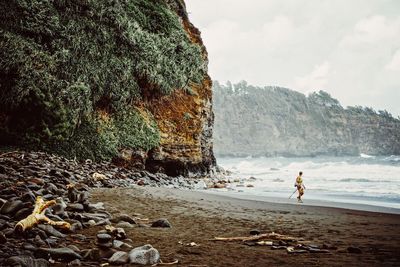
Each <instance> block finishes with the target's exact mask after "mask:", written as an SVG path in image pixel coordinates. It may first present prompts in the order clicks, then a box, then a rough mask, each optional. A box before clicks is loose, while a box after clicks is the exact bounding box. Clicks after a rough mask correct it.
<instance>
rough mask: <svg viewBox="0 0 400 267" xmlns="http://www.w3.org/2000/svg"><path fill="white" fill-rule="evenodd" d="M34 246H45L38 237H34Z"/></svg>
mask: <svg viewBox="0 0 400 267" xmlns="http://www.w3.org/2000/svg"><path fill="white" fill-rule="evenodd" d="M33 242H34V243H35V245H36V246H38V247H45V246H46V245H47V244H46V242H44V241H43V240H42V239H41V238H40V236H39V235H36V236H35V239H34V240H33Z"/></svg>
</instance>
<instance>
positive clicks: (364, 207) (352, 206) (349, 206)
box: [194, 189, 400, 214]
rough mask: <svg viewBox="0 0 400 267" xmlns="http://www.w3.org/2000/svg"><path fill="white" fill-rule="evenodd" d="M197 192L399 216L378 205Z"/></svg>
mask: <svg viewBox="0 0 400 267" xmlns="http://www.w3.org/2000/svg"><path fill="white" fill-rule="evenodd" d="M194 191H197V192H204V193H206V194H214V195H218V196H222V197H227V198H231V199H241V200H250V201H260V202H266V203H271V204H278V203H279V204H287V205H300V206H301V205H304V206H310V207H325V208H338V209H345V210H357V211H366V212H376V213H387V214H400V209H397V208H391V207H383V206H378V205H368V204H360V203H348V202H336V201H329V200H326V201H324V200H316V199H307V198H303V203H297V201H296V196H293V197H292V198H291V199H289V198H283V197H270V196H259V195H250V194H246V193H243V192H237V191H236V192H234V191H218V189H215V190H210V189H205V190H194Z"/></svg>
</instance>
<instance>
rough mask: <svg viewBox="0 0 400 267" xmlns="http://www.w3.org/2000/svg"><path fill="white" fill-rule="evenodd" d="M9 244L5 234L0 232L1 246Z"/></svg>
mask: <svg viewBox="0 0 400 267" xmlns="http://www.w3.org/2000/svg"><path fill="white" fill-rule="evenodd" d="M5 243H7V237H6V236H5V235H4V233H3V232H0V244H5Z"/></svg>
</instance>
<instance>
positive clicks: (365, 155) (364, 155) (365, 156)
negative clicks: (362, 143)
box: [360, 153, 375, 159]
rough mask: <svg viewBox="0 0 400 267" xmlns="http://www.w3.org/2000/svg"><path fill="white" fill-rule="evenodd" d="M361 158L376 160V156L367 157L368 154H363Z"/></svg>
mask: <svg viewBox="0 0 400 267" xmlns="http://www.w3.org/2000/svg"><path fill="white" fill-rule="evenodd" d="M360 157H361V158H364V159H373V158H375V156H371V155H367V154H364V153H361V154H360Z"/></svg>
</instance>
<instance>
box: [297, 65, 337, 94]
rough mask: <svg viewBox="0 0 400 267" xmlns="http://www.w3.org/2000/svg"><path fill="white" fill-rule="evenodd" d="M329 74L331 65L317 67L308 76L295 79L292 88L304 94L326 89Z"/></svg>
mask: <svg viewBox="0 0 400 267" xmlns="http://www.w3.org/2000/svg"><path fill="white" fill-rule="evenodd" d="M330 72H331V65H330V63H329V62H324V63H322V64H320V65H317V66H315V67H314V69H313V70H312V71H311V72H310V73H309V74H307V75H305V76H303V77H297V78H296V79H295V82H294V84H293V88H294V89H297V90H301V91H306V92H309V91H316V90H322V89H326V86H327V85H328V77H329V74H330Z"/></svg>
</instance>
